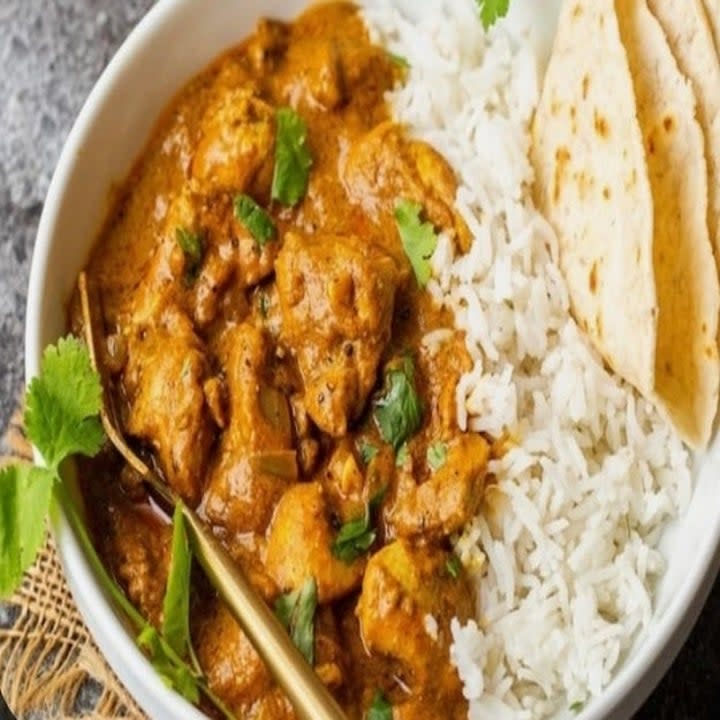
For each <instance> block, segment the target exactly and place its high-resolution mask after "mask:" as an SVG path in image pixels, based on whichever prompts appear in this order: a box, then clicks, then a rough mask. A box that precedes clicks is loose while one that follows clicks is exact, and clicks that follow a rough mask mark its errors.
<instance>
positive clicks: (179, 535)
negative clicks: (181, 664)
mask: <svg viewBox="0 0 720 720" xmlns="http://www.w3.org/2000/svg"><path fill="white" fill-rule="evenodd" d="M191 570H192V555H191V553H190V543H189V541H188V537H187V529H186V527H185V516H184V515H183V508H182V503H178V504H177V506H176V507H175V512H174V514H173V536H172V552H171V555H170V569H169V571H168V581H167V588H166V590H165V598H164V600H163V625H162V635H163V637H164V638H165V639H166V640H167V641H168V643H169V644H170V647H171V648H172V649H173V650H174V651H175V652H176V653H177V654H178V655H180V656H183V655H185V653H186V651H187V650H189V648H190V646H191V640H190V572H191Z"/></svg>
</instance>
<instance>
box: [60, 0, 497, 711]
mask: <svg viewBox="0 0 720 720" xmlns="http://www.w3.org/2000/svg"><path fill="white" fill-rule="evenodd" d="M402 75H403V69H402V68H401V67H398V65H397V64H396V63H395V62H394V61H393V58H392V57H390V56H389V55H388V54H387V53H386V52H385V51H384V50H383V49H382V48H379V47H376V46H374V45H372V44H371V43H370V41H369V39H368V36H367V32H366V29H365V27H364V24H363V22H362V19H361V17H360V15H359V13H358V11H357V9H356V8H355V7H354V6H352V5H350V4H346V3H332V4H328V5H322V6H317V7H313V8H311V9H310V10H308V11H307V12H306V13H305V14H304V15H302V16H301V17H300V18H299V19H298V20H297V21H296V22H294V23H291V24H288V23H282V22H277V21H274V20H261V21H260V23H259V24H258V26H257V29H256V31H255V33H254V34H253V35H252V36H251V37H249V38H248V39H247V40H246V41H245V42H243V43H242V44H241V45H240V46H239V47H237V48H236V49H233V50H231V51H230V52H228V53H226V54H225V55H223V56H222V57H221V58H220V59H219V60H217V61H216V62H215V63H214V64H213V65H212V66H211V67H210V68H208V69H207V70H206V71H205V72H203V73H202V74H200V75H199V76H198V77H197V78H195V79H194V80H192V81H191V82H190V83H189V84H188V85H187V86H186V87H185V88H184V89H183V90H182V91H181V92H180V94H179V95H178V96H177V98H176V99H175V100H174V101H173V102H172V103H171V105H170V107H169V108H168V109H167V111H166V112H165V113H164V115H163V117H162V118H161V119H160V121H159V123H158V125H157V127H156V129H155V131H154V133H153V135H152V138H151V139H150V141H149V144H148V145H147V147H146V149H145V151H144V153H143V154H142V156H141V158H140V159H139V161H138V163H137V165H136V167H135V169H134V170H133V172H132V173H131V175H130V177H129V178H128V179H127V181H126V182H125V183H124V184H123V186H122V188H121V190H120V192H119V194H118V197H117V199H116V201H115V203H114V206H113V209H112V211H111V213H110V216H109V218H108V221H107V223H106V226H105V228H104V229H103V231H102V233H101V236H100V238H99V239H98V242H97V244H96V246H95V249H94V251H93V253H92V256H91V258H90V260H89V264H88V273H89V278H90V281H91V284H92V287H93V289H94V293H95V296H96V297H97V298H98V307H99V308H100V310H99V313H100V314H101V320H102V324H103V329H104V342H103V347H102V353H101V358H100V360H101V364H102V369H103V372H104V374H105V375H106V377H107V379H108V381H109V383H110V384H111V386H112V387H113V389H114V393H115V401H116V404H117V406H118V408H119V409H120V411H121V418H122V421H123V424H124V429H125V432H126V434H127V436H128V438H129V439H131V441H132V442H133V443H135V444H136V447H137V448H138V450H139V451H140V452H142V453H144V454H145V456H146V457H147V458H148V459H149V460H151V462H152V463H153V465H154V467H156V468H157V470H158V472H159V473H160V474H161V475H162V476H163V478H164V479H165V480H166V481H167V482H168V483H169V484H170V485H171V486H172V487H173V488H174V489H175V491H176V492H177V493H178V494H179V495H180V496H181V497H182V498H183V499H184V501H185V502H187V503H188V504H190V505H191V506H193V507H195V508H197V510H198V512H199V514H200V515H201V517H203V518H204V520H205V521H206V522H207V523H208V524H209V525H210V526H211V527H212V528H213V530H214V532H215V533H216V535H217V536H218V537H219V538H221V540H222V542H223V543H224V544H225V546H226V548H227V549H228V551H229V552H230V553H231V555H232V556H233V558H235V559H236V561H237V562H238V563H240V565H241V566H242V567H243V569H244V570H245V572H246V573H247V574H248V575H249V577H250V578H251V580H252V581H253V583H254V585H255V587H256V588H257V590H258V592H260V593H261V594H262V595H263V597H264V598H265V599H266V600H267V602H268V603H271V604H274V603H276V602H277V600H278V598H282V597H283V596H286V595H287V594H288V593H291V592H294V591H298V590H300V589H301V588H302V587H304V586H305V584H306V583H307V582H308V581H309V580H312V582H313V587H314V588H315V591H316V595H317V608H316V610H315V613H314V620H313V622H314V626H313V631H314V652H313V653H312V656H313V657H312V659H313V661H314V665H315V668H316V671H317V673H318V675H319V676H320V678H321V679H322V680H323V682H325V683H326V684H327V685H328V686H329V687H330V688H331V690H332V691H333V692H334V693H335V695H336V696H337V698H338V700H339V701H340V702H341V704H342V705H343V707H344V708H345V710H346V712H347V714H348V717H350V718H358V719H359V718H362V717H365V715H366V713H367V711H368V708H369V707H370V706H371V704H372V702H373V699H374V698H375V697H376V696H377V695H378V693H379V692H381V693H382V694H383V695H384V697H386V698H387V700H388V702H389V703H390V704H391V706H392V707H393V713H394V714H393V717H394V718H396V719H411V718H414V719H417V720H425V719H426V718H427V719H428V720H429V719H431V718H432V719H435V718H438V717H451V718H461V717H465V716H466V714H467V703H466V701H465V700H464V698H463V696H462V688H461V684H460V681H459V679H458V677H457V674H456V672H455V669H454V668H453V667H452V665H451V663H450V652H449V651H450V644H451V635H450V621H451V619H452V618H453V617H458V618H459V619H460V620H461V621H464V620H467V619H469V618H470V617H472V616H474V615H475V598H474V594H473V590H472V588H471V584H470V582H469V579H468V577H466V574H465V571H464V570H463V569H462V568H461V567H460V566H459V564H457V563H455V562H454V561H453V560H454V558H453V556H452V554H451V544H450V537H451V536H452V535H453V534H454V533H456V532H457V531H458V530H460V529H461V527H462V526H463V525H464V524H465V523H466V522H467V521H468V520H469V519H470V518H471V517H472V516H473V515H474V514H475V513H476V512H477V510H478V506H479V504H480V501H481V498H482V492H483V486H484V482H485V468H486V464H487V458H488V444H487V442H486V441H485V439H483V438H482V437H481V436H479V435H476V434H472V433H467V434H466V433H461V432H460V431H459V430H458V427H457V418H456V411H455V406H456V398H455V388H456V385H457V382H458V380H459V378H460V376H461V375H462V374H463V373H464V372H466V371H468V370H469V369H470V368H471V366H472V363H471V360H470V357H469V355H468V353H467V350H466V349H465V341H464V337H463V335H462V333H460V332H458V331H456V330H454V329H453V322H452V317H451V316H450V314H449V313H447V312H446V311H443V310H441V309H440V308H438V307H436V305H435V304H434V302H433V300H432V298H431V297H430V295H429V293H428V292H427V291H426V290H425V289H424V288H423V287H422V282H420V278H419V277H418V275H417V271H416V268H415V267H414V265H413V262H412V259H411V258H410V256H409V254H408V249H407V247H406V244H404V242H403V238H402V235H401V233H400V232H399V228H398V219H397V213H396V211H397V207H398V203H401V202H404V203H409V204H411V206H412V207H419V208H421V210H422V218H423V222H424V223H426V224H428V226H432V227H433V228H434V229H435V230H436V231H438V232H444V233H447V234H448V235H450V236H451V237H452V238H453V240H454V242H455V243H456V245H457V247H458V248H459V249H460V250H464V249H466V248H467V245H468V241H469V232H468V230H467V227H466V226H465V224H464V222H463V221H462V219H461V218H460V217H459V216H458V214H457V213H456V211H455V209H454V206H453V202H454V196H455V191H456V179H455V176H454V174H453V171H452V169H451V168H450V166H449V165H448V164H447V162H446V161H445V160H444V159H443V158H442V157H441V156H440V155H438V154H437V152H436V151H434V150H433V149H432V148H431V147H430V146H428V145H426V144H424V143H422V142H419V141H416V140H412V139H411V138H409V137H407V136H406V134H405V132H404V130H403V129H402V128H401V127H399V126H397V125H396V124H394V123H393V122H392V119H391V118H390V115H389V110H388V107H387V106H386V103H385V99H384V96H385V93H386V92H387V91H388V90H390V89H391V88H392V87H393V86H394V85H395V83H397V82H401V81H402ZM281 113H286V115H285V116H282V115H281ZM281 117H287V118H289V119H290V120H291V121H292V122H293V123H294V124H295V127H296V128H297V127H300V128H302V132H300V133H299V134H296V137H295V139H294V142H295V143H296V144H295V145H294V146H293V147H291V150H292V152H293V153H294V155H292V156H291V157H290V161H292V162H294V161H295V160H297V157H299V156H300V155H301V154H302V152H305V151H307V152H309V157H310V158H311V165H310V167H309V173H308V175H307V178H306V187H301V186H302V185H303V183H302V182H299V183H295V185H294V187H295V189H297V188H298V187H299V188H300V195H301V197H299V199H298V201H297V202H292V203H288V202H283V201H282V200H279V199H278V197H277V192H276V185H277V184H278V177H277V174H278V163H279V162H280V160H279V159H278V158H279V156H280V155H282V153H283V152H285V151H286V150H287V148H284V149H283V147H282V146H281V142H282V138H281V137H280V132H281V128H280V118H281ZM424 260H425V261H427V258H424ZM71 316H72V317H71V322H72V324H73V325H74V326H75V327H77V326H78V325H79V323H80V322H81V320H80V317H79V313H78V309H77V307H75V305H73V308H72V310H71ZM82 476H83V477H84V478H85V480H84V483H83V488H84V495H85V499H86V505H87V507H88V509H89V514H90V519H91V522H92V525H93V527H94V530H95V537H96V540H97V543H98V547H99V550H100V552H101V554H102V556H103V558H104V560H105V562H106V563H107V565H108V566H109V567H110V568H111V570H112V571H113V573H114V575H115V577H116V578H117V579H118V581H119V582H120V583H121V584H122V586H123V587H124V589H125V590H126V592H127V594H128V596H129V597H130V599H131V600H132V601H133V602H134V603H135V604H136V605H137V606H138V608H139V609H140V610H141V611H142V613H143V614H144V615H145V617H147V618H148V619H149V620H150V621H151V622H152V623H153V624H155V625H158V626H159V625H160V624H161V620H162V599H163V592H164V587H165V583H166V579H167V568H168V562H169V552H170V550H169V546H170V533H171V528H170V526H169V525H168V523H167V521H166V520H165V519H164V518H163V517H162V514H161V513H158V512H156V510H155V509H154V508H153V506H152V503H151V500H150V498H149V497H148V496H147V494H146V491H145V489H144V488H143V486H142V483H141V482H140V480H139V478H137V477H136V476H134V474H133V472H132V470H131V469H130V468H128V467H125V466H123V464H122V463H121V461H120V460H119V459H118V458H117V457H116V456H115V455H114V454H113V453H111V452H110V451H106V452H105V453H104V454H102V455H101V456H100V457H99V458H97V459H95V460H90V461H84V463H83V465H82ZM348 528H349V529H348ZM191 631H192V636H193V641H194V647H195V651H196V654H197V657H198V659H199V661H200V664H201V666H202V669H203V672H204V673H205V675H206V677H207V679H208V682H209V685H210V687H211V689H212V690H213V691H214V693H215V694H216V695H217V696H218V697H219V698H221V699H222V701H223V702H224V703H225V704H226V705H227V706H228V707H229V708H230V709H231V710H232V712H234V713H235V714H236V715H237V717H238V718H258V719H259V718H264V719H266V720H270V719H272V720H275V719H285V718H293V717H294V713H293V710H292V708H291V706H290V705H289V703H288V701H287V700H286V699H285V698H284V697H283V695H282V693H281V692H280V691H279V690H278V689H277V688H276V687H275V686H274V684H273V682H272V680H271V678H270V677H269V675H268V673H267V671H266V670H265V668H264V667H263V665H262V663H261V661H260V660H259V658H258V656H257V654H256V653H255V651H254V650H253V648H252V647H251V645H250V643H249V641H248V640H247V639H246V638H245V636H244V635H243V633H242V632H241V631H240V629H239V628H238V626H237V625H236V623H235V621H234V620H233V619H232V617H231V616H230V614H229V612H228V611H227V610H226V609H225V608H224V607H223V606H222V604H221V603H220V601H219V600H218V599H217V598H216V596H215V595H214V593H213V591H212V589H211V588H210V587H209V586H208V584H207V583H206V582H205V580H204V579H203V578H202V577H197V578H195V579H194V587H193V612H192V613H191Z"/></svg>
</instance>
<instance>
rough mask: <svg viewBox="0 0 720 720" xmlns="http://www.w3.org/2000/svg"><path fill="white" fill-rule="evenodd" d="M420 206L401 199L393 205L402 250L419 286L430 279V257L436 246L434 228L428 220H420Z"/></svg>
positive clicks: (423, 285) (424, 284)
mask: <svg viewBox="0 0 720 720" xmlns="http://www.w3.org/2000/svg"><path fill="white" fill-rule="evenodd" d="M421 213H422V206H421V205H419V204H418V203H414V202H410V201H409V200H401V201H400V202H399V203H398V204H397V205H396V206H395V222H396V224H397V229H398V232H399V233H400V240H401V241H402V246H403V250H404V251H405V254H406V255H407V257H408V260H409V261H410V264H411V265H412V269H413V272H414V273H415V277H416V279H417V281H418V285H419V286H420V287H425V286H426V285H427V283H428V280H429V279H430V275H431V272H430V258H431V257H432V256H433V253H434V252H435V248H436V247H437V235H436V234H435V228H433V226H432V224H431V223H429V222H422V221H421V220H420V214H421Z"/></svg>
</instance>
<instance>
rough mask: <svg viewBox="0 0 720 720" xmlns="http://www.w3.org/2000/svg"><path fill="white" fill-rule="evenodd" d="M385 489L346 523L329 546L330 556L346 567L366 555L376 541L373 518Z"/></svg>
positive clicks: (383, 497) (380, 503) (382, 498)
mask: <svg viewBox="0 0 720 720" xmlns="http://www.w3.org/2000/svg"><path fill="white" fill-rule="evenodd" d="M385 491H386V488H383V489H382V490H380V491H379V492H378V493H376V494H375V495H374V496H373V497H372V498H371V499H370V502H369V503H368V504H367V505H366V506H365V512H364V513H363V514H362V515H361V516H360V517H358V518H355V519H354V520H350V521H348V522H346V523H345V524H344V525H343V526H342V527H341V528H340V530H339V531H338V534H337V536H336V537H335V540H334V541H333V543H332V545H331V546H330V550H331V552H332V554H333V555H334V556H335V557H336V558H337V559H338V560H340V561H341V562H344V563H345V564H346V565H351V564H352V563H354V562H355V560H357V559H358V558H359V557H362V556H363V555H365V553H367V552H368V551H369V550H370V548H371V547H372V546H373V545H374V544H375V540H377V530H376V529H375V526H374V523H373V516H374V515H375V512H376V511H377V509H378V508H379V507H380V505H382V502H383V500H384V499H385Z"/></svg>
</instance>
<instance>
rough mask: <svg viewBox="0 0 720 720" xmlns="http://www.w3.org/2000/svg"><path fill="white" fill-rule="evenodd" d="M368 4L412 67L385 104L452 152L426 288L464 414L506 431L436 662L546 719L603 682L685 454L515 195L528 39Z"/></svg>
mask: <svg viewBox="0 0 720 720" xmlns="http://www.w3.org/2000/svg"><path fill="white" fill-rule="evenodd" d="M365 5H366V8H365V17H366V20H367V22H368V25H369V27H370V28H371V32H372V33H373V34H374V38H375V40H377V41H378V42H380V43H382V44H383V45H384V46H385V47H386V48H387V49H388V50H389V51H391V52H393V53H396V54H398V55H402V56H403V57H405V58H407V60H408V61H409V63H410V66H411V69H410V71H409V73H408V77H407V82H405V83H404V84H403V85H402V87H398V88H397V89H396V91H394V92H393V93H392V94H391V96H390V98H389V99H390V102H391V104H392V108H393V110H394V114H395V117H396V119H397V120H398V121H400V122H403V123H406V124H407V126H408V128H409V130H410V132H412V133H413V134H414V135H416V136H417V137H420V138H423V139H424V140H427V141H428V142H430V143H431V144H432V145H434V146H435V147H436V148H437V149H438V150H439V151H440V152H442V153H443V155H445V157H446V158H447V159H448V160H449V161H450V163H451V164H452V165H453V166H454V168H455V170H456V171H457V174H458V177H459V178H460V188H459V190H458V194H457V207H458V209H459V211H460V212H461V213H462V215H463V217H464V218H465V220H466V222H467V224H468V226H469V227H470V229H471V231H472V233H473V235H474V236H475V239H474V243H473V245H472V247H471V249H470V252H469V253H468V254H467V255H466V256H465V257H457V256H456V255H455V253H454V250H453V246H452V243H451V242H450V241H449V239H448V238H441V240H440V242H439V245H438V248H437V251H436V253H435V255H434V257H433V272H434V278H433V280H432V281H431V282H430V284H429V291H430V292H431V293H432V294H433V295H434V296H435V297H436V298H437V300H438V301H439V302H440V303H442V304H443V305H445V306H447V307H449V308H451V309H452V310H453V311H454V314H455V319H456V323H457V325H458V326H459V327H461V328H462V329H464V330H465V331H466V333H467V342H468V348H469V351H470V353H471V354H472V357H473V359H474V362H475V367H474V368H473V370H472V372H470V373H469V374H467V375H466V376H465V377H463V378H462V380H461V381H460V383H459V385H458V388H457V394H458V416H459V422H460V425H461V427H462V428H469V429H471V430H476V431H487V432H490V433H493V434H494V435H496V436H499V435H500V434H501V433H503V432H504V431H509V432H510V433H511V434H512V436H513V437H514V438H515V439H516V440H517V442H518V444H517V447H514V448H513V449H512V450H511V451H510V452H509V453H508V454H507V455H506V456H505V457H504V458H503V459H502V460H500V461H498V462H495V463H493V465H492V467H491V470H492V472H493V473H495V475H496V477H497V480H498V486H499V490H500V492H501V494H502V499H503V500H504V501H503V502H500V503H499V509H498V510H497V511H496V512H495V514H494V515H489V514H488V512H486V513H485V514H481V515H480V516H479V517H477V518H476V519H475V520H474V521H473V522H472V523H471V524H470V526H469V527H467V528H466V530H465V532H464V533H463V534H462V536H461V537H459V538H458V539H457V551H458V554H459V555H460V557H461V559H462V560H463V562H465V564H466V566H468V567H469V568H471V569H473V571H474V573H475V576H476V577H477V582H478V589H479V608H478V618H477V622H476V623H475V622H471V623H469V624H468V625H466V626H465V627H462V626H461V625H460V624H459V623H458V622H457V621H455V622H454V624H453V636H454V645H453V649H452V660H453V662H454V663H455V665H456V666H457V668H458V671H459V673H460V676H461V678H462V680H463V683H464V688H465V695H466V697H467V698H468V700H469V701H470V714H469V717H470V718H471V720H486V719H487V720H503V719H504V718H513V719H516V718H544V717H548V716H550V715H553V714H555V713H556V712H558V711H560V710H562V709H564V708H567V707H568V706H569V705H574V704H575V703H583V702H585V701H586V700H587V699H588V698H590V697H591V696H593V695H597V694H599V693H600V692H601V691H602V690H603V688H604V687H605V686H606V685H607V684H608V682H609V681H610V679H611V677H612V675H613V673H614V672H616V670H617V669H618V666H619V664H620V663H621V661H622V659H623V656H624V654H625V653H626V652H627V650H628V649H629V648H630V646H631V645H632V643H633V641H634V640H635V639H636V637H637V636H638V634H639V633H640V632H641V631H642V629H643V628H644V627H646V626H647V624H648V622H649V621H650V619H651V615H652V613H653V605H652V594H653V587H654V584H655V582H656V580H657V578H658V577H659V575H660V574H661V573H662V572H663V569H664V561H663V558H662V556H661V555H660V554H659V552H658V551H657V550H656V549H655V547H656V544H657V541H658V539H659V536H660V533H661V531H662V529H663V527H664V526H665V524H666V523H667V522H668V521H669V520H670V519H671V518H673V517H674V516H676V515H677V514H678V513H680V512H682V511H683V510H684V508H685V506H686V504H687V503H688V501H689V497H690V493H691V489H692V488H691V478H690V471H689V457H688V453H687V452H686V451H685V449H684V448H683V446H682V444H681V442H680V441H679V440H678V438H677V437H676V436H675V434H674V433H673V432H672V431H671V430H670V429H669V428H668V427H667V425H666V424H665V422H664V421H663V420H661V419H660V417H659V415H658V414H657V413H656V412H655V410H654V409H653V408H652V407H651V406H650V405H649V404H648V403H647V402H646V401H645V400H643V399H642V398H640V397H638V395H637V394H636V393H635V392H634V391H633V390H632V389H630V388H629V387H628V386H627V385H625V384H623V383H622V382H620V381H619V380H618V379H617V378H615V377H613V376H612V375H610V374H609V373H608V372H606V371H605V370H604V368H603V365H602V363H601V362H600V360H599V359H598V357H597V356H596V355H595V354H594V352H593V351H592V350H591V349H590V348H589V347H588V345H587V344H586V343H585V341H584V339H583V337H582V334H581V333H580V332H579V330H578V328H577V326H576V325H575V323H574V322H573V320H572V319H571V317H570V315H569V309H568V296H567V291H566V288H565V285H564V283H563V280H562V276H561V274H560V272H559V270H558V266H557V264H556V252H557V241H556V238H555V236H554V234H553V231H552V229H551V228H550V227H549V226H548V224H547V223H546V222H545V220H544V219H543V218H542V217H541V216H540V215H539V214H538V212H537V211H536V210H535V209H534V207H533V205H532V202H531V198H530V193H529V186H530V184H531V183H532V179H533V176H532V169H531V167H530V164H529V162H528V159H527V155H528V149H529V145H530V137H529V121H530V118H531V115H532V112H533V109H534V107H535V104H536V102H537V100H538V94H539V78H538V70H537V62H536V58H535V56H534V55H533V51H532V50H531V48H530V44H529V43H527V42H525V41H524V40H523V38H516V37H512V36H511V34H510V30H509V29H508V28H506V27H504V26H503V24H502V23H501V24H499V25H498V26H496V27H495V28H494V29H493V30H492V31H491V32H490V33H489V34H486V33H485V32H484V31H483V29H482V26H481V24H480V22H479V21H478V18H477V10H476V5H475V3H474V2H473V0H433V1H432V2H422V1H421V0H418V1H417V2H414V3H410V2H402V0H369V1H368V2H366V3H365ZM618 300H619V301H621V299H618ZM441 341H442V336H441V335H440V336H438V337H435V338H430V339H429V340H428V342H429V343H430V344H432V343H436V342H441ZM483 555H484V557H483Z"/></svg>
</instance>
